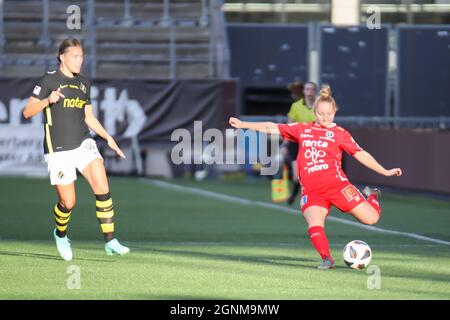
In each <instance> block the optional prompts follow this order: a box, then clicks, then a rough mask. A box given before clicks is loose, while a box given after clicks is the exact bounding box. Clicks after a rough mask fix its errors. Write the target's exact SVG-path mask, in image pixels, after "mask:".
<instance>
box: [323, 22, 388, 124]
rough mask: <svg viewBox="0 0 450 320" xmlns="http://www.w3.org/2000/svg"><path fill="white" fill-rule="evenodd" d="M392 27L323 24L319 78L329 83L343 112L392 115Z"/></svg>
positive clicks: (347, 114) (340, 112) (352, 114)
mask: <svg viewBox="0 0 450 320" xmlns="http://www.w3.org/2000/svg"><path fill="white" fill-rule="evenodd" d="M388 33H389V29H388V28H386V27H382V28H381V29H379V30H377V29H373V30H370V29H368V28H367V27H366V26H361V27H333V26H322V27H321V28H320V30H319V39H320V40H319V41H320V42H319V68H320V70H319V82H320V83H322V84H323V83H328V84H330V85H331V89H332V91H333V93H334V98H335V99H336V103H337V104H338V106H340V107H341V109H340V111H339V115H341V116H356V115H364V116H384V115H389V108H388V93H387V74H388Z"/></svg>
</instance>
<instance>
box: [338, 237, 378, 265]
mask: <svg viewBox="0 0 450 320" xmlns="http://www.w3.org/2000/svg"><path fill="white" fill-rule="evenodd" d="M343 255H344V262H345V264H346V265H347V266H348V267H350V268H353V269H364V268H365V267H367V266H368V265H369V263H370V261H371V260H372V250H370V247H369V245H368V244H367V243H365V242H364V241H361V240H353V241H350V242H349V243H347V245H346V246H345V247H344V252H343Z"/></svg>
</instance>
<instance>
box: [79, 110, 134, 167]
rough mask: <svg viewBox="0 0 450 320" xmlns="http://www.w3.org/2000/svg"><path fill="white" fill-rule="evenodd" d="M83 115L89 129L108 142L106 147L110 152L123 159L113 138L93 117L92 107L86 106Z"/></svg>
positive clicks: (123, 156)
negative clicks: (112, 151)
mask: <svg viewBox="0 0 450 320" xmlns="http://www.w3.org/2000/svg"><path fill="white" fill-rule="evenodd" d="M84 113H85V119H84V122H85V123H86V125H87V126H88V127H89V129H91V130H92V131H94V132H95V133H96V134H98V135H99V136H100V137H102V138H103V139H105V140H106V141H107V142H108V146H109V147H110V148H111V149H112V150H114V151H115V152H116V153H117V155H118V156H119V157H121V158H123V159H125V154H124V153H123V151H122V150H121V149H120V148H119V146H118V145H117V143H116V141H115V140H114V138H113V137H112V136H111V135H110V134H109V133H108V132H107V131H106V130H105V128H103V126H102V125H101V123H100V122H99V121H98V120H97V118H96V117H95V115H94V112H93V111H92V105H87V106H86V107H85V109H84Z"/></svg>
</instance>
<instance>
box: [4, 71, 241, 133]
mask: <svg viewBox="0 0 450 320" xmlns="http://www.w3.org/2000/svg"><path fill="white" fill-rule="evenodd" d="M36 82H37V79H0V124H14V125H20V124H26V123H29V122H30V120H26V119H24V118H23V116H22V109H23V107H24V105H25V103H26V101H27V99H28V98H29V97H30V95H31V93H32V91H33V88H34V86H35V85H36ZM91 83H92V86H91V101H92V104H93V106H94V109H95V111H96V112H97V116H98V118H99V120H100V121H101V122H102V123H103V125H104V126H105V128H106V129H107V130H108V132H110V133H111V134H113V135H114V136H116V137H117V138H118V139H119V140H120V139H121V138H122V137H131V136H135V135H136V134H138V137H139V142H149V141H151V140H168V141H169V140H170V136H171V134H172V132H173V131H174V130H175V129H178V128H186V129H188V130H189V131H191V133H192V132H193V127H194V121H202V127H203V130H206V129H208V128H219V129H224V128H226V127H228V118H229V117H230V116H232V115H235V114H236V83H235V82H234V81H223V80H177V81H168V80H161V81H154V80H153V81H140V80H127V81H120V80H101V79H96V80H93V81H92V82H91ZM36 120H39V118H38V119H33V120H32V121H36ZM40 121H42V118H41V120H40Z"/></svg>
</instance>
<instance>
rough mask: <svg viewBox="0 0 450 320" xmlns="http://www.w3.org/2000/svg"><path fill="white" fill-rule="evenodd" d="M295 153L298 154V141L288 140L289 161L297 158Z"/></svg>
mask: <svg viewBox="0 0 450 320" xmlns="http://www.w3.org/2000/svg"><path fill="white" fill-rule="evenodd" d="M297 154H298V143H295V142H289V144H288V157H289V161H290V162H292V161H295V160H297Z"/></svg>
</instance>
